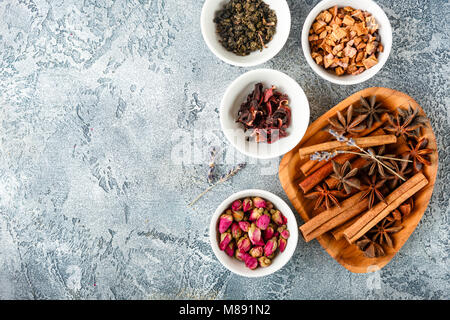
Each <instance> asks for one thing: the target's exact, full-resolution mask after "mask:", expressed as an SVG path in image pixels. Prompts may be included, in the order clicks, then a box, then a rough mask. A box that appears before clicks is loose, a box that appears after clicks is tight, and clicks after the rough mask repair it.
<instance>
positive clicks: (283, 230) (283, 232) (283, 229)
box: [277, 225, 291, 239]
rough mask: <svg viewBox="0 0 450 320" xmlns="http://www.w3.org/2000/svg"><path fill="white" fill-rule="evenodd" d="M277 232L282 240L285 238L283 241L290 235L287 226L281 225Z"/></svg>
mask: <svg viewBox="0 0 450 320" xmlns="http://www.w3.org/2000/svg"><path fill="white" fill-rule="evenodd" d="M277 231H278V232H279V234H280V235H281V236H282V237H283V238H285V239H289V236H290V235H291V234H290V233H289V230H288V229H287V226H286V225H282V226H281V227H279V228H278V229H277Z"/></svg>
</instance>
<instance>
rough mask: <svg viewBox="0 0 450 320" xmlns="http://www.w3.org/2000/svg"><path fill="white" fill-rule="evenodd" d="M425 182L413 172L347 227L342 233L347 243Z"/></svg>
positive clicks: (419, 175)
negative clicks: (411, 175) (382, 199)
mask: <svg viewBox="0 0 450 320" xmlns="http://www.w3.org/2000/svg"><path fill="white" fill-rule="evenodd" d="M427 184H428V180H427V178H426V177H425V176H424V175H423V173H421V172H419V173H417V174H415V175H414V176H413V177H411V178H409V179H408V180H407V181H405V182H404V183H403V184H402V185H400V186H399V187H398V188H397V189H395V190H394V191H393V192H392V193H390V194H389V195H388V196H387V197H385V199H384V200H385V201H384V202H383V201H382V202H379V203H377V204H376V205H375V206H373V207H372V209H370V210H368V211H367V212H366V213H364V214H363V215H362V216H361V217H360V218H359V219H358V220H356V221H355V223H353V224H352V225H351V226H350V227H348V228H347V229H346V230H345V231H344V233H343V234H344V237H345V238H346V239H347V241H348V242H349V243H353V242H355V241H356V240H358V239H359V238H361V237H362V236H363V235H364V234H366V232H367V231H369V230H370V229H372V228H373V227H374V226H375V225H376V224H377V223H378V222H380V221H381V220H382V219H384V218H385V217H386V216H387V215H388V214H389V213H391V212H392V211H393V210H395V209H396V208H397V207H398V206H400V205H401V204H402V203H403V202H405V201H406V200H407V199H408V198H410V197H411V196H413V195H414V194H415V193H416V192H418V191H419V190H420V189H422V188H423V187H424V186H426V185H427Z"/></svg>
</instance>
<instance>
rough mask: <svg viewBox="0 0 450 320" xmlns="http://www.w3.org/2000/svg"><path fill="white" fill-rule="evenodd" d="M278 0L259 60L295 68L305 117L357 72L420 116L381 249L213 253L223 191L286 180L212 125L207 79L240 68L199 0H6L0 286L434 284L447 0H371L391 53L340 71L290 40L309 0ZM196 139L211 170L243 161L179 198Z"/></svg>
mask: <svg viewBox="0 0 450 320" xmlns="http://www.w3.org/2000/svg"><path fill="white" fill-rule="evenodd" d="M288 2H289V5H290V8H291V12H292V29H291V34H290V38H289V40H288V42H287V44H286V46H285V47H284V48H283V50H282V51H281V52H280V53H279V54H278V55H277V56H276V57H275V58H274V59H272V60H271V61H270V62H268V63H266V64H265V65H263V66H262V67H268V68H274V69H278V70H281V71H283V72H285V73H287V74H289V75H290V76H292V77H293V78H294V79H296V80H297V81H298V82H299V83H300V85H301V86H302V87H303V89H304V90H305V93H306V95H307V97H308V99H309V101H310V105H311V112H312V115H311V120H314V119H316V118H317V117H318V116H319V115H321V114H322V113H323V112H324V111H326V110H327V109H328V108H329V107H331V106H333V105H335V104H336V103H337V102H339V101H340V100H342V99H343V98H345V97H347V96H348V95H350V94H351V93H353V92H356V91H358V90H360V89H363V88H366V87H369V86H385V87H390V88H394V89H397V90H400V91H404V92H406V93H407V94H409V95H411V96H412V97H413V98H414V99H416V100H417V101H418V102H419V103H420V104H421V105H422V107H423V108H424V109H425V111H426V112H427V114H428V116H429V117H430V119H431V123H432V126H433V129H434V130H435V133H436V136H437V140H438V146H439V159H440V160H439V161H440V163H439V169H440V170H439V175H438V179H437V183H436V188H435V190H434V193H433V197H432V200H431V204H430V206H429V207H428V209H427V211H426V213H425V215H424V217H423V219H422V221H421V222H420V224H419V226H418V228H417V230H416V231H415V232H414V234H413V235H412V236H411V238H410V239H409V241H408V242H407V243H406V244H405V246H404V247H403V248H402V250H401V252H400V253H399V254H398V255H397V256H396V257H395V258H394V259H393V261H392V262H391V263H390V264H389V265H388V266H386V267H385V268H384V269H383V270H382V271H380V272H377V273H374V274H372V275H358V274H352V273H350V272H348V271H347V270H346V269H344V268H343V267H341V266H340V265H339V264H338V263H337V262H335V261H334V260H333V259H332V258H331V257H330V256H328V254H327V253H326V252H325V251H324V250H322V249H321V247H320V246H319V244H318V243H317V242H315V241H313V242H312V243H309V244H306V243H305V242H304V241H303V240H300V241H299V244H298V247H297V251H296V252H295V255H294V256H293V258H292V260H291V261H290V262H289V263H288V264H287V265H286V266H285V267H284V268H283V269H282V270H280V271H279V272H277V273H276V274H275V275H273V276H271V277H267V278H263V279H258V280H251V281H250V280H247V279H244V278H242V277H239V276H236V275H233V274H231V273H230V272H229V271H227V270H226V269H225V268H224V267H222V266H221V264H220V263H219V262H218V261H217V260H216V258H215V257H214V255H213V253H212V251H211V249H210V246H209V242H208V223H209V219H210V215H211V213H212V212H213V211H214V209H215V207H216V206H217V205H218V204H219V203H220V202H221V201H222V200H223V199H224V198H225V197H227V196H229V195H230V194H231V193H233V192H236V191H238V190H242V189H246V188H253V187H258V188H263V189H266V190H269V191H272V192H275V193H276V194H279V195H280V196H282V197H283V198H284V199H286V200H287V198H286V196H285V194H284V192H283V190H282V188H281V185H280V183H279V181H278V177H277V167H278V163H279V159H276V160H275V161H265V162H261V161H260V162H256V161H254V160H251V159H245V158H242V157H240V156H239V155H237V154H236V153H235V152H234V150H233V148H232V147H231V146H229V145H228V143H227V142H226V141H225V139H224V137H223V135H222V133H221V132H220V129H219V117H218V107H219V102H220V99H221V96H222V94H223V92H224V90H225V88H226V87H227V85H228V84H229V83H230V82H231V81H232V80H233V79H235V78H236V77H237V76H239V75H240V74H242V73H243V72H245V71H247V69H245V68H237V67H233V66H230V65H227V64H225V63H223V62H221V61H220V60H218V59H217V58H216V57H215V56H214V55H213V54H212V53H211V52H210V51H209V50H208V49H207V47H206V45H205V43H204V42H203V39H202V36H201V32H200V26H199V20H200V11H201V7H202V3H203V2H202V1H198V0H184V1H175V0H151V1H112V0H110V1H106V0H105V1H85V2H84V3H83V4H82V2H81V1H62V0H60V1H42V0H35V1H14V0H6V1H0V102H1V109H0V120H1V125H0V136H1V140H0V141H1V148H0V157H1V160H0V298H1V299H10V298H14V299H157V298H162V299H178V298H188V299H191V298H192V299H197V298H205V299H230V298H234V299H263V298H267V299H303V298H306V299H310V298H314V299H342V298H347V299H383V298H384V299H386V298H387V299H390V298H400V299H423V298H427V299H448V298H450V284H449V283H450V276H449V257H448V256H449V235H448V230H449V221H448V219H449V197H448V193H449V192H450V190H449V187H448V181H449V180H450V170H449V164H450V162H449V154H450V150H449V146H450V139H449V135H450V133H449V130H448V126H449V120H450V119H449V118H450V113H449V108H448V105H449V78H448V77H449V73H450V68H449V62H450V61H449V48H450V47H449V27H448V23H446V22H445V21H449V20H450V14H449V13H450V12H449V11H450V10H449V9H450V8H449V3H448V1H445V0H442V1H417V0H414V1H413V0H398V1H389V0H380V1H379V3H380V5H381V6H382V7H383V8H384V9H385V11H386V13H387V15H388V17H389V19H390V21H391V24H392V27H393V29H394V34H393V36H394V45H393V51H392V53H391V57H390V58H389V60H388V62H387V64H386V65H385V67H384V68H383V69H382V71H381V72H380V73H379V74H377V75H376V76H375V77H374V78H372V79H371V80H370V81H367V82H366V83H363V84H360V85H357V86H350V87H343V86H337V85H333V84H330V83H328V82H326V81H324V80H322V79H320V78H319V77H318V76H316V75H315V74H314V72H313V71H312V70H311V69H310V68H309V66H308V65H307V64H306V62H305V59H304V57H303V54H302V52H301V47H300V32H301V28H302V24H303V21H304V19H305V17H306V15H307V14H308V12H309V10H310V9H311V8H312V7H313V6H314V5H315V4H316V3H317V2H318V1H312V0H306V1H297V0H296V1H294V0H291V1H288ZM210 145H217V146H219V147H220V148H221V164H220V165H219V166H218V170H219V172H225V171H226V170H228V169H230V168H231V167H232V166H233V165H234V164H235V163H237V161H241V160H244V161H247V162H248V163H249V165H248V166H247V167H246V168H245V169H244V170H242V171H241V172H240V173H239V174H238V175H236V176H235V177H234V178H233V179H232V180H231V181H228V182H226V183H224V184H222V185H220V186H218V187H217V188H215V189H214V190H213V191H211V192H210V193H208V194H207V195H206V196H205V197H203V198H202V199H201V200H200V201H199V202H198V203H197V204H196V205H195V206H194V208H188V207H187V203H189V202H190V201H191V200H192V199H193V198H194V197H195V196H196V195H197V194H199V193H200V192H201V191H202V190H204V189H205V188H206V187H207V186H208V184H207V182H206V180H205V175H206V171H207V165H206V164H207V162H208V157H207V155H206V154H207V149H208V147H209V146H210ZM183 148H184V149H183ZM180 149H182V150H181V152H184V153H183V154H184V155H185V158H182V159H180V158H179V157H177V154H180ZM189 152H190V153H189ZM189 155H190V157H189ZM298 222H299V223H300V222H301V220H300V219H299V220H298ZM370 283H374V285H370Z"/></svg>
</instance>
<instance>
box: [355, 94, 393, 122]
mask: <svg viewBox="0 0 450 320" xmlns="http://www.w3.org/2000/svg"><path fill="white" fill-rule="evenodd" d="M376 99H377V97H376V96H370V97H367V98H363V97H361V98H360V101H361V107H360V108H358V109H356V110H355V112H357V113H360V114H365V115H367V118H366V124H367V128H372V125H373V123H374V121H377V122H379V121H380V117H379V116H378V114H382V113H385V112H388V110H387V109H385V108H382V104H381V102H376Z"/></svg>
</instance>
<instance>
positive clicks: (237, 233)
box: [231, 222, 242, 239]
mask: <svg viewBox="0 0 450 320" xmlns="http://www.w3.org/2000/svg"><path fill="white" fill-rule="evenodd" d="M231 235H232V236H233V238H235V239H239V238H240V237H241V236H242V230H241V228H240V227H239V224H238V223H237V222H233V224H232V225H231Z"/></svg>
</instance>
